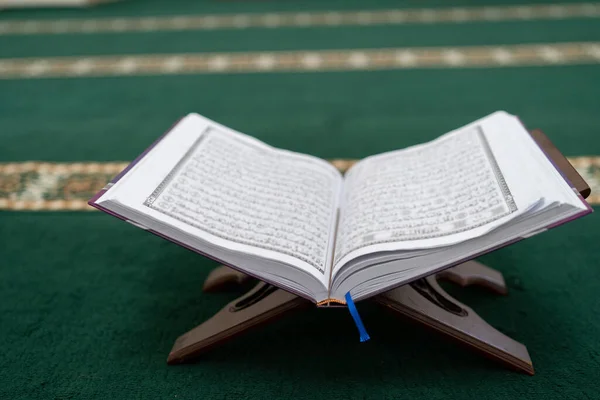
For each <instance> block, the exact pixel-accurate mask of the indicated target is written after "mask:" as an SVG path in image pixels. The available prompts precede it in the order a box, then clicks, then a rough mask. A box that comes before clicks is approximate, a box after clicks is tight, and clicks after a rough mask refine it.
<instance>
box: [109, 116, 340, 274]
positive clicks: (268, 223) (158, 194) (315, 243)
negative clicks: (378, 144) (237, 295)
mask: <svg viewBox="0 0 600 400" xmlns="http://www.w3.org/2000/svg"><path fill="white" fill-rule="evenodd" d="M125 182H126V184H124V183H125ZM118 185H119V186H120V187H115V188H114V189H115V190H111V192H112V194H111V196H112V197H114V199H115V200H117V201H118V202H119V203H122V204H124V205H126V206H128V207H130V208H132V209H134V210H136V211H137V212H139V213H142V214H145V215H147V216H149V217H151V218H153V219H155V220H158V221H161V222H162V223H165V224H168V225H170V226H173V227H175V228H177V229H180V230H183V231H185V232H187V233H191V234H193V235H194V236H196V237H198V238H200V239H202V240H205V241H207V242H209V243H211V244H214V245H217V246H219V247H222V248H226V249H229V250H233V251H237V252H241V253H250V254H255V255H258V256H261V257H265V258H269V259H274V260H278V261H281V262H284V263H287V264H291V265H295V266H297V267H299V268H302V269H304V270H306V271H307V272H309V273H311V274H312V275H314V276H317V277H320V280H322V281H323V282H327V281H328V278H329V271H328V270H327V268H328V266H330V265H331V257H332V247H333V232H334V227H335V222H336V212H337V206H338V200H339V192H340V187H341V175H340V174H339V172H338V171H337V170H336V169H335V168H334V167H333V166H331V165H330V164H328V163H327V162H325V161H323V160H320V159H318V158H315V157H311V156H306V155H302V154H298V153H293V152H290V151H285V150H279V149H275V148H273V147H270V146H268V145H266V144H264V143H262V142H260V141H258V140H256V139H253V138H251V137H249V136H246V135H243V134H240V133H238V132H235V131H233V130H231V129H228V128H226V127H224V126H222V125H219V124H216V123H214V122H213V121H210V120H207V119H205V118H202V117H200V116H197V115H192V116H190V117H187V118H186V119H184V120H183V121H182V123H181V124H180V125H179V126H177V127H176V128H175V129H174V130H173V131H172V132H170V133H169V134H168V135H167V137H166V138H165V139H163V141H161V143H160V144H159V145H158V146H157V147H156V148H155V149H153V150H152V152H151V153H150V154H149V155H148V156H146V157H145V158H144V159H143V160H142V162H141V163H140V164H139V165H138V166H136V168H135V170H134V173H133V174H132V175H131V176H127V177H126V179H124V180H123V181H122V182H121V181H119V182H118ZM100 200H102V199H100ZM281 275H282V276H285V273H284V272H282V274H281Z"/></svg>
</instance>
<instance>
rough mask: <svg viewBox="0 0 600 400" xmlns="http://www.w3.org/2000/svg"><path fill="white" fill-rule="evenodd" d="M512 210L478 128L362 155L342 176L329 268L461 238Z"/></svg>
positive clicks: (513, 205)
mask: <svg viewBox="0 0 600 400" xmlns="http://www.w3.org/2000/svg"><path fill="white" fill-rule="evenodd" d="M517 211H518V207H517V203H516V202H515V201H514V199H513V196H512V195H511V191H510V189H509V187H508V185H507V183H506V181H505V179H504V177H503V175H502V172H501V171H500V169H499V167H498V164H497V162H496V160H495V158H494V154H493V153H492V151H491V149H490V146H489V143H488V141H487V139H486V137H485V135H484V133H483V131H482V129H481V127H479V126H471V127H469V128H468V129H466V130H461V131H458V132H453V133H451V134H447V135H444V136H442V137H441V138H439V139H437V140H435V141H433V142H430V143H428V144H425V145H420V146H415V147H412V148H409V149H406V150H400V151H394V152H389V153H385V154H382V155H378V156H373V157H369V158H367V159H365V160H363V161H361V162H360V163H358V164H357V165H356V166H355V167H354V168H352V169H351V170H350V171H349V172H348V174H347V177H346V183H345V189H344V194H343V197H342V203H341V218H340V223H339V228H338V236H337V239H336V249H335V261H334V264H335V269H334V273H335V271H336V270H337V269H338V268H340V267H341V266H342V265H343V264H344V263H345V262H346V261H348V260H349V259H351V258H353V257H357V256H360V255H364V254H368V253H369V252H373V251H385V250H413V249H416V248H428V247H437V246H443V245H448V244H452V243H456V242H458V241H462V240H467V239H469V238H472V237H475V236H477V235H478V234H481V230H479V231H477V229H476V228H481V227H484V228H488V229H489V228H491V227H493V226H494V224H495V223H496V225H497V224H499V223H501V222H502V221H503V220H506V218H507V217H510V216H511V214H513V213H516V212H517ZM386 245H387V246H386Z"/></svg>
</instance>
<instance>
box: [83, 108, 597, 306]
mask: <svg viewBox="0 0 600 400" xmlns="http://www.w3.org/2000/svg"><path fill="white" fill-rule="evenodd" d="M90 205H92V206H94V207H96V208H99V209H101V210H103V211H105V212H108V213H110V214H113V215H115V216H117V217H119V218H122V219H124V220H126V221H128V222H130V223H132V224H134V225H136V226H138V227H140V228H142V229H145V230H149V231H151V232H153V233H155V234H157V235H159V236H162V237H164V238H166V239H169V240H171V241H174V242H176V243H178V244H180V245H182V246H185V247H187V248H189V249H191V250H194V251H196V252H198V253H201V254H203V255H206V256H208V257H210V258H213V259H215V260H218V261H219V262H221V263H223V264H226V265H229V266H231V267H233V268H236V269H238V270H241V271H243V272H245V273H247V274H249V275H252V276H255V277H257V278H259V279H261V280H263V281H266V282H269V283H271V284H273V285H275V286H278V287H281V288H283V289H285V290H288V291H291V292H293V293H296V294H298V295H300V296H303V297H305V298H307V299H309V300H312V301H314V302H315V303H317V304H318V305H323V304H328V303H330V302H334V303H342V304H344V303H345V295H346V293H348V292H349V293H350V295H351V296H352V298H353V299H354V300H355V301H357V300H361V299H365V298H367V297H370V296H373V295H375V294H377V293H380V292H382V291H386V290H389V289H392V288H394V287H396V286H399V285H402V284H405V283H408V282H410V281H413V280H415V279H417V278H420V277H423V276H427V275H430V274H432V273H434V272H437V271H439V270H441V269H443V268H448V267H451V266H453V265H456V264H458V263H460V262H463V261H466V260H468V259H472V258H474V257H476V256H478V255H481V254H484V253H486V252H488V251H491V250H493V249H496V248H499V247H501V246H505V245H507V244H509V243H512V242H515V241H518V240H520V239H523V238H527V237H530V236H532V235H535V234H537V233H539V232H542V231H544V230H546V229H548V228H550V227H553V226H557V225H560V224H562V223H564V222H567V221H569V220H572V219H575V218H577V217H581V216H583V215H585V214H588V213H590V212H591V211H592V209H591V207H589V205H588V204H587V203H586V202H585V200H584V199H583V198H582V197H581V196H580V195H579V193H578V192H577V191H576V190H575V189H574V188H572V186H571V185H570V183H569V182H567V181H566V180H565V179H564V178H563V176H562V175H561V174H560V172H559V171H558V170H557V169H556V168H555V167H554V165H553V164H552V163H551V162H550V161H549V159H548V158H547V157H546V155H545V154H544V152H543V151H542V150H541V149H540V148H539V147H538V145H537V144H536V143H535V141H534V140H533V139H532V137H531V136H530V135H529V133H528V131H527V130H526V129H525V128H524V126H523V125H522V124H521V122H520V121H519V119H518V118H516V117H514V116H512V115H509V114H507V113H505V112H496V113H494V114H492V115H490V116H487V117H485V118H482V119H480V120H478V121H475V122H473V123H471V124H469V125H466V126H464V127H462V128H460V129H457V130H454V131H452V132H449V133H446V134H444V135H443V136H441V137H439V138H437V139H435V140H433V141H431V142H429V143H425V144H421V145H417V146H413V147H409V148H406V149H402V150H395V151H391V152H387V153H383V154H378V155H374V156H371V157H368V158H365V159H363V160H362V161H360V162H358V163H356V164H355V165H354V166H353V167H352V168H350V169H349V170H348V171H347V172H346V173H345V174H344V175H342V174H341V173H340V172H339V171H338V170H337V169H336V168H334V167H333V166H332V165H331V164H330V163H328V162H326V161H324V160H322V159H319V158H316V157H313V156H309V155H305V154H299V153H294V152H291V151H287V150H281V149H276V148H273V147H271V146H269V145H267V144H264V143H262V142H260V141H259V140H256V139H254V138H252V137H250V136H247V135H244V134H242V133H239V132H236V131H234V130H232V129H230V128H227V127H225V126H223V125H220V124H218V123H216V122H214V121H211V120H209V119H207V118H204V117H202V116H200V115H197V114H190V115H188V116H186V117H184V118H183V119H181V120H180V121H179V122H177V123H176V124H175V125H174V126H173V127H172V128H171V130H170V131H168V132H167V133H166V134H164V135H163V136H162V137H161V138H160V139H158V140H157V141H156V142H155V143H154V144H153V145H152V146H151V147H150V148H149V149H148V150H146V152H144V153H143V154H142V155H140V156H139V157H138V158H137V159H136V160H135V161H134V162H133V163H132V164H131V165H129V166H128V167H127V169H125V170H124V171H123V172H122V173H121V174H119V175H118V176H117V177H116V178H115V179H114V180H113V181H112V182H111V183H109V184H108V185H107V186H106V187H105V188H104V189H103V190H102V191H100V192H99V193H98V194H97V195H96V196H95V197H94V198H93V199H92V200H90Z"/></svg>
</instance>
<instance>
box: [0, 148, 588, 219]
mask: <svg viewBox="0 0 600 400" xmlns="http://www.w3.org/2000/svg"><path fill="white" fill-rule="evenodd" d="M330 161H331V163H332V164H333V165H335V166H336V167H337V168H338V169H339V170H340V171H345V170H347V169H348V168H349V167H350V166H352V165H353V164H354V163H355V162H356V160H349V159H334V160H330ZM569 161H570V162H571V164H573V166H574V167H575V168H576V169H577V171H578V172H579V173H580V174H581V176H583V178H584V179H585V180H586V181H587V182H588V184H589V185H590V187H591V188H592V195H591V196H590V197H589V198H588V202H589V203H590V204H592V205H600V156H590V157H570V158H569ZM126 166H127V163H126V162H104V163H99V162H87V163H46V162H23V163H8V164H0V210H11V211H91V210H94V209H93V208H91V207H89V206H88V205H87V200H88V199H90V198H91V197H92V196H93V195H94V194H95V193H96V192H97V191H98V190H100V189H101V188H102V187H104V185H106V183H107V182H108V181H110V180H111V179H112V178H113V177H114V176H115V175H117V174H118V173H119V172H120V171H122V170H123V169H124V168H125V167H126Z"/></svg>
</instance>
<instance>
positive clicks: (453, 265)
mask: <svg viewBox="0 0 600 400" xmlns="http://www.w3.org/2000/svg"><path fill="white" fill-rule="evenodd" d="M179 121H181V119H179V120H177V121H176V122H175V123H174V124H173V125H172V126H171V127H170V128H169V130H167V131H166V132H165V133H163V134H162V135H161V136H160V137H159V138H158V139H157V140H155V141H154V143H152V144H151V145H150V146H149V147H148V148H147V149H146V150H144V152H143V153H141V154H140V155H139V156H138V157H136V158H135V159H134V160H133V161H132V162H131V163H130V164H129V165H128V166H127V167H126V168H125V169H124V170H123V171H121V172H120V173H119V174H118V175H117V176H115V177H114V178H113V179H112V180H111V181H110V182H109V183H108V184H107V185H106V186H105V187H104V188H102V189H101V190H100V191H99V192H98V193H96V194H95V195H94V196H93V197H92V198H91V199H90V200H89V201H88V204H89V205H90V206H92V207H94V208H96V209H98V210H100V211H103V212H105V213H107V214H110V215H112V216H114V217H117V218H119V219H121V220H123V221H127V222H129V220H128V219H127V218H125V217H124V216H122V215H119V214H117V213H115V212H113V211H111V210H109V209H107V208H105V207H103V206H101V205H99V204H97V203H96V201H97V200H98V199H99V198H100V197H101V196H102V195H103V194H104V193H106V192H107V191H108V190H109V189H110V187H111V186H112V185H113V184H115V183H116V182H118V181H119V180H120V179H121V178H122V177H123V176H125V174H126V173H127V172H128V171H130V170H131V169H132V168H133V167H134V166H135V165H136V164H137V163H138V162H140V160H142V159H143V158H144V157H145V156H146V155H147V154H148V153H149V152H150V151H151V150H152V149H153V148H154V147H155V146H156V145H157V144H158V143H160V141H161V140H162V139H164V138H165V137H166V136H167V135H168V134H169V133H170V132H171V130H173V128H174V127H175V126H176V125H177V124H178V123H179ZM519 121H520V123H521V125H523V127H524V128H525V129H526V130H527V127H526V126H525V124H524V123H523V122H522V120H521V119H519ZM528 132H529V131H528ZM540 150H542V152H543V153H544V154H545V155H546V157H547V159H548V160H549V161H550V162H551V163H552V165H553V166H554V168H556V170H557V171H558V172H559V173H560V175H561V176H562V178H563V179H564V180H565V182H567V184H568V185H569V186H570V187H571V188H574V186H573V185H572V184H571V182H570V181H569V179H568V178H567V177H566V176H565V174H564V173H563V171H561V170H560V169H559V168H558V167H557V166H556V163H555V162H554V160H552V158H551V157H549V155H548V154H547V153H546V152H545V151H544V149H543V148H542V147H540ZM574 190H575V188H574ZM575 191H576V193H577V195H578V196H579V199H580V200H581V202H582V203H583V204H584V205H585V207H586V209H585V210H583V211H582V212H580V213H577V214H575V215H573V216H571V217H569V218H565V219H564V220H561V221H558V222H556V223H553V224H550V225H548V226H546V228H544V229H542V230H540V232H542V231H544V230H548V229H552V228H555V227H558V226H560V225H563V224H565V223H567V222H571V221H574V220H576V219H579V218H581V217H583V216H585V215H588V214H590V213H592V212H593V209H592V207H591V206H590V205H589V204H588V203H587V201H585V199H584V198H583V196H582V195H581V193H579V192H578V191H577V190H575ZM134 222H135V221H134ZM146 230H147V231H148V232H150V233H153V234H154V235H157V236H159V237H161V238H163V239H166V240H168V241H171V242H173V243H175V244H177V245H179V246H182V247H184V248H186V249H188V250H191V251H193V252H195V253H197V254H200V255H202V256H204V257H207V258H210V259H212V260H214V261H217V262H219V263H221V264H223V265H227V266H228V267H230V268H232V269H235V270H238V271H240V272H242V273H245V274H247V275H250V276H253V277H254V278H256V279H259V280H263V281H265V282H267V283H270V284H271V285H273V286H277V287H280V286H279V285H278V284H277V283H275V282H272V281H269V280H267V279H265V278H263V277H258V276H256V275H254V274H251V273H248V272H247V271H245V270H243V269H242V268H240V267H238V266H235V265H230V264H227V263H225V262H223V261H222V260H219V259H217V258H215V257H213V256H211V255H209V254H206V253H203V252H201V251H199V250H198V249H195V248H192V247H190V246H188V245H186V244H184V243H182V242H179V241H178V240H175V239H173V238H171V237H168V236H165V235H164V234H161V233H160V232H156V231H154V230H151V229H146ZM523 239H525V238H524V237H518V238H515V239H513V240H510V241H508V242H506V243H503V244H501V245H498V246H496V247H493V248H490V249H487V250H484V251H481V252H479V253H476V254H472V255H470V256H469V257H467V258H464V259H461V260H459V261H456V262H453V263H451V264H447V265H444V266H442V267H440V268H438V269H436V270H434V271H427V272H426V273H424V274H422V275H418V276H415V277H413V278H410V279H409V280H407V281H406V282H403V283H401V284H398V285H394V286H392V287H385V288H383V289H381V290H379V291H377V292H374V293H372V294H370V295H369V296H368V297H366V298H370V297H373V296H376V295H378V294H380V293H382V292H387V291H389V290H392V289H394V288H396V287H399V286H403V285H406V284H408V283H410V282H413V281H415V280H418V279H421V278H424V277H426V276H430V275H433V274H435V273H438V272H440V271H442V270H445V269H448V268H452V267H455V266H457V265H459V264H462V263H464V262H467V261H470V260H473V259H475V258H477V257H481V256H482V255H484V254H487V253H491V252H493V251H495V250H498V249H501V248H503V247H506V246H509V245H511V244H514V243H517V242H519V241H521V240H523ZM281 289H283V290H286V291H288V292H291V293H293V294H295V295H297V296H300V297H304V298H306V299H308V300H309V301H311V302H313V303H314V300H313V299H311V298H309V297H306V296H305V295H303V294H301V293H298V292H296V291H294V290H292V289H290V288H281ZM366 298H362V299H360V300H361V301H362V300H365V299H366Z"/></svg>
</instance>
